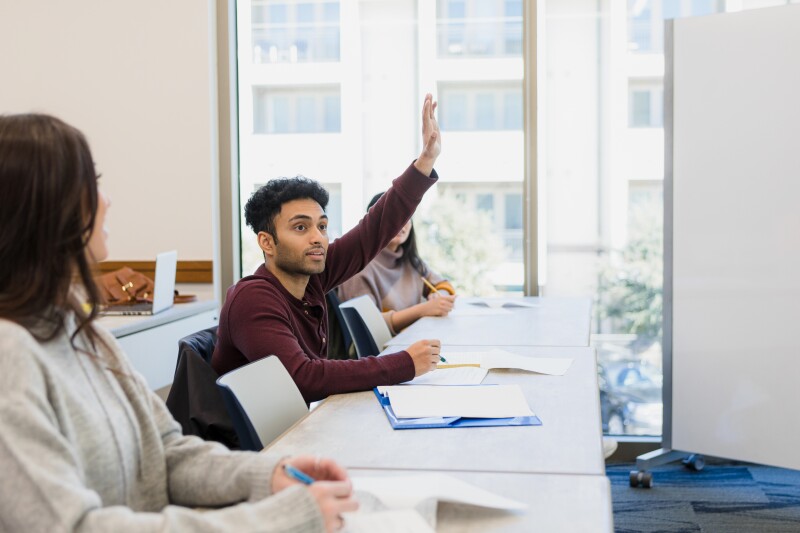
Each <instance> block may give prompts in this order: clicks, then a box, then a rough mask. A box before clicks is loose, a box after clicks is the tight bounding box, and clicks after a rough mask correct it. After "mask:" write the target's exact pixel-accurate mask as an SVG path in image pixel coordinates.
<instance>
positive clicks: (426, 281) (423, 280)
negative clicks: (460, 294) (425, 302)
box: [419, 276, 439, 294]
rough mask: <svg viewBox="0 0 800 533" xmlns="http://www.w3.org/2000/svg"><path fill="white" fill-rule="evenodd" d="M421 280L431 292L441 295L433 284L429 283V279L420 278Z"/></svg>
mask: <svg viewBox="0 0 800 533" xmlns="http://www.w3.org/2000/svg"><path fill="white" fill-rule="evenodd" d="M419 278H420V279H421V280H422V283H424V284H425V285H427V286H428V288H429V289H430V290H431V293H432V294H438V293H439V291H438V290H436V287H434V286H433V284H432V283H431V282H430V281H428V279H427V278H426V277H425V276H420V277H419Z"/></svg>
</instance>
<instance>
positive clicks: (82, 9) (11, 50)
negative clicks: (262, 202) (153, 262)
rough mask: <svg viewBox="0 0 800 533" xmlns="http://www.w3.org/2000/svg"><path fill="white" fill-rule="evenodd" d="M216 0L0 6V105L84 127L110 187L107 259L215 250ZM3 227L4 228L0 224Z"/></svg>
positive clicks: (29, 0)
mask: <svg viewBox="0 0 800 533" xmlns="http://www.w3.org/2000/svg"><path fill="white" fill-rule="evenodd" d="M212 8H213V1H212V0H206V1H199V0H170V1H169V2H161V1H157V0H141V1H137V2H133V3H130V2H124V3H123V2H108V1H105V0H73V1H70V2H57V1H46V0H26V1H24V2H20V1H17V2H11V1H3V2H2V4H0V50H2V52H1V53H0V72H2V73H3V81H2V83H0V113H19V112H31V111H36V112H44V113H50V114H53V115H56V116H58V117H59V118H62V119H63V120H65V121H67V122H68V123H70V124H72V125H74V126H76V127H77V128H78V129H80V130H82V131H83V132H84V133H85V134H86V136H87V137H88V140H89V143H90V145H91V148H92V152H93V154H94V157H95V163H96V165H97V170H98V172H100V173H102V175H103V178H102V179H101V181H100V184H101V185H100V186H101V189H102V190H103V191H104V192H105V193H107V194H108V195H110V197H111V200H112V207H111V211H110V214H109V222H108V228H109V230H110V233H111V240H110V250H111V254H110V257H109V259H111V260H125V259H128V260H132V259H136V260H146V259H154V258H155V255H156V253H158V252H159V251H163V250H166V249H172V248H175V249H177V250H178V258H179V259H182V260H211V259H213V245H212V242H213V240H212V209H211V205H212V204H211V202H212V199H211V196H212V192H211V191H212V183H213V180H215V179H216V172H217V171H216V169H215V166H214V165H215V161H216V156H215V150H216V138H215V131H216V129H215V120H216V99H215V98H216V95H215V91H214V87H215V84H216V78H215V76H216V74H215V70H214V63H213V58H215V54H214V53H212V51H213V50H214V46H216V43H215V41H214V32H213V25H212V23H213V11H212ZM5 229H6V228H3V230H5Z"/></svg>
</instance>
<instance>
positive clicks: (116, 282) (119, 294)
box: [95, 267, 155, 305]
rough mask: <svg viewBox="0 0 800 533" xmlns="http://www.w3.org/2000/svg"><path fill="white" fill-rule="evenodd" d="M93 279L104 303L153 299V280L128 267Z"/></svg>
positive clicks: (111, 303) (129, 302) (123, 302)
mask: <svg viewBox="0 0 800 533" xmlns="http://www.w3.org/2000/svg"><path fill="white" fill-rule="evenodd" d="M95 280H96V281H97V285H98V287H99V288H100V293H101V295H102V297H103V303H105V304H106V305H127V304H132V303H135V302H152V301H153V288H154V287H155V284H154V283H153V280H151V279H150V278H148V277H147V276H145V275H144V274H142V273H141V272H136V271H135V270H133V269H132V268H130V267H122V268H120V269H119V270H115V271H113V272H109V273H108V274H103V275H102V276H98V277H97V278H95Z"/></svg>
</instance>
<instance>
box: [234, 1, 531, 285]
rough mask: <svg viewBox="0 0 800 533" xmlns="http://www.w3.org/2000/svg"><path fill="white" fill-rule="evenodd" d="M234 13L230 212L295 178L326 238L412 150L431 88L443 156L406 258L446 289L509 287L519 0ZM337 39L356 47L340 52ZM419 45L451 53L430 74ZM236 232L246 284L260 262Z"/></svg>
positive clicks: (517, 246) (516, 267)
mask: <svg viewBox="0 0 800 533" xmlns="http://www.w3.org/2000/svg"><path fill="white" fill-rule="evenodd" d="M238 5H239V9H238V10H237V16H238V23H239V28H238V32H237V34H238V36H239V123H240V131H239V143H240V157H239V160H240V178H239V179H240V190H241V197H240V198H239V203H240V205H244V204H245V203H246V201H247V199H248V198H249V197H250V195H251V194H252V192H253V191H254V190H256V189H257V187H258V186H260V185H261V184H263V183H265V182H266V181H267V180H269V179H271V178H275V177H279V176H295V175H298V174H300V175H304V176H308V177H310V178H313V179H316V180H318V181H320V182H321V183H323V184H324V185H325V187H326V188H327V189H328V190H329V192H330V200H329V205H328V207H327V213H328V216H329V234H330V236H331V238H336V237H338V236H340V235H341V234H342V232H344V231H347V230H348V229H349V228H351V227H352V226H353V225H355V224H356V223H357V222H358V220H359V219H360V218H361V217H362V216H363V213H364V212H365V210H366V205H367V202H368V201H369V199H370V198H371V197H372V195H373V194H375V193H376V192H379V191H383V190H386V188H387V187H388V186H389V185H390V184H391V180H392V179H393V178H395V177H396V176H397V175H399V174H400V173H401V172H403V171H404V170H405V169H406V168H407V166H408V165H409V164H410V163H411V161H412V160H413V159H414V158H415V157H416V156H417V155H418V154H419V152H420V148H421V146H420V135H419V130H420V120H419V114H420V112H419V110H420V108H421V104H422V99H423V97H424V94H425V93H426V92H432V93H434V97H435V98H436V99H437V100H438V102H439V107H438V115H439V120H440V126H441V128H442V132H443V135H444V136H445V140H444V146H445V154H443V157H442V158H441V159H440V161H439V163H440V164H439V165H437V171H438V172H439V174H440V181H439V183H438V185H436V186H435V187H434V188H433V189H432V190H431V191H430V192H429V193H428V194H427V195H426V196H425V199H424V200H423V203H422V205H421V206H420V208H419V209H418V210H417V214H416V215H415V217H414V224H415V228H416V230H417V231H416V235H417V241H418V247H419V250H420V256H421V257H422V258H423V259H424V260H425V261H426V262H427V263H428V264H429V265H430V266H431V268H433V269H434V270H436V271H437V272H440V273H441V274H443V275H444V276H447V277H448V278H450V279H451V280H452V281H453V284H454V286H455V287H456V288H457V290H458V292H459V293H460V294H464V295H468V294H478V295H481V294H484V295H490V294H497V293H503V292H505V291H511V292H515V291H516V292H521V291H522V283H523V275H522V274H523V253H522V244H523V239H522V226H521V221H522V203H521V202H522V195H521V191H522V180H523V177H524V152H523V147H524V144H523V131H522V123H523V117H522V113H523V110H522V89H521V88H522V79H521V73H522V71H523V69H522V49H521V36H522V31H521V29H522V14H521V9H522V2H521V0H489V1H488V2H487V1H486V0H480V1H477V0H463V1H461V0H452V1H447V2H444V1H437V2H433V1H431V2H427V1H425V2H419V1H418V0H400V1H398V2H354V3H341V4H340V2H333V1H329V0H324V1H323V0H319V1H312V0H302V1H300V2H297V1H284V2H277V1H275V0H252V1H251V2H249V3H248V2H239V4H238ZM280 17H282V18H280ZM423 19H425V21H426V23H425V24H419V22H420V21H421V20H423ZM442 28H444V29H446V30H447V32H450V33H447V32H445V33H444V34H443V33H442V32H441V31H440V30H441V29H442ZM426 32H427V33H426ZM340 35H353V36H356V35H357V36H358V39H354V40H352V42H349V43H348V46H349V47H348V48H341V47H340ZM421 42H436V43H437V45H438V47H439V48H441V47H442V46H444V47H445V48H447V47H448V46H450V45H452V46H453V47H454V48H452V50H457V49H458V48H459V47H461V49H462V50H464V52H465V53H463V54H462V53H455V54H449V55H448V54H445V55H446V56H447V57H445V60H447V61H452V62H453V64H452V65H448V66H447V68H439V66H440V63H439V61H441V59H440V58H439V57H437V56H436V55H435V54H431V53H429V52H428V51H427V50H420V45H419V43H421ZM448 43H449V44H448ZM464 47H469V50H471V52H470V53H466V52H467V50H466V48H464ZM476 50H477V52H476ZM450 56H454V58H453V59H450ZM472 56H479V57H477V58H473V57H472ZM317 64H319V67H318V68H317ZM323 64H324V65H323ZM487 66H488V67H489V70H488V71H487V69H486V67H487ZM498 80H501V81H498ZM487 154H491V157H487ZM445 155H446V156H445ZM498 161H500V162H501V164H498ZM509 198H513V200H509ZM241 234H242V269H243V274H245V275H246V274H250V273H251V272H252V271H253V270H255V268H256V267H257V266H258V265H259V264H260V263H262V262H263V256H262V254H261V253H260V251H259V249H258V247H257V246H256V243H255V236H254V235H253V233H252V231H251V230H250V229H249V228H248V227H246V226H245V225H244V224H242V229H241Z"/></svg>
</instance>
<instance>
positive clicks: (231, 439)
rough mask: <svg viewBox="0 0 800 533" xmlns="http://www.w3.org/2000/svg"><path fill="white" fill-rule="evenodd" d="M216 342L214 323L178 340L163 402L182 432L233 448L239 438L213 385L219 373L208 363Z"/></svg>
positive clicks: (237, 444)
mask: <svg viewBox="0 0 800 533" xmlns="http://www.w3.org/2000/svg"><path fill="white" fill-rule="evenodd" d="M216 343H217V328H216V326H214V327H212V328H208V329H204V330H201V331H198V332H196V333H192V334H191V335H188V336H186V337H184V338H182V339H181V340H180V341H178V361H177V364H176V365H175V376H174V378H173V381H172V386H171V387H170V390H169V395H168V396H167V401H166V403H167V408H168V409H169V411H170V413H172V416H173V418H175V420H176V421H178V423H179V424H180V425H181V428H182V430H183V434H184V435H197V436H198V437H200V438H202V439H205V440H214V441H217V442H221V443H222V444H225V445H226V446H228V447H229V448H233V449H236V448H238V447H239V440H238V438H237V435H236V431H235V430H234V427H233V421H232V420H231V418H230V416H229V415H228V411H227V408H226V407H225V402H224V400H223V398H222V395H221V394H220V391H219V389H218V388H217V386H216V381H217V378H218V377H219V376H217V373H216V372H214V369H213V368H211V364H210V362H211V356H212V354H213V353H214V346H215V345H216Z"/></svg>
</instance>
